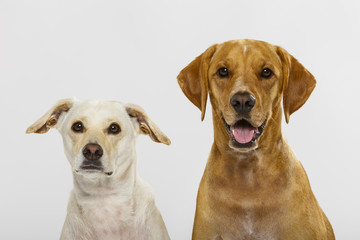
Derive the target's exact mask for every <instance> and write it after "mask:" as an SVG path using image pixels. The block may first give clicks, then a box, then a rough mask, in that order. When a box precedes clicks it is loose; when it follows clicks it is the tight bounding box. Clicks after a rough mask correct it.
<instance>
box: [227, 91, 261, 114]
mask: <svg viewBox="0 0 360 240" xmlns="http://www.w3.org/2000/svg"><path fill="white" fill-rule="evenodd" d="M255 102H256V99H255V97H254V96H253V95H251V94H250V93H236V94H235V95H234V96H232V97H231V99H230V104H231V106H233V108H234V109H235V111H236V112H237V113H238V114H240V115H243V114H247V113H249V112H250V111H251V109H252V108H253V107H254V106H255Z"/></svg>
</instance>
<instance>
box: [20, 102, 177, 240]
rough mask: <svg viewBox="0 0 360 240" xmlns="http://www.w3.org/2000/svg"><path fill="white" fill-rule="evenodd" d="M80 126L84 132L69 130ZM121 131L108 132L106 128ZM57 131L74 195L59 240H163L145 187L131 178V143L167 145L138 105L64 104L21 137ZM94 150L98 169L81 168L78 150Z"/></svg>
mask: <svg viewBox="0 0 360 240" xmlns="http://www.w3.org/2000/svg"><path fill="white" fill-rule="evenodd" d="M77 122H81V123H82V124H83V127H84V130H83V131H82V132H76V131H73V130H72V126H73V124H74V123H77ZM114 123H116V124H118V126H120V129H121V131H119V132H118V133H116V134H113V133H111V132H109V129H110V126H111V125H112V124H114ZM50 128H57V129H58V130H59V132H60V133H61V135H62V137H63V141H64V149H65V154H66V156H67V158H68V161H69V163H70V165H71V169H72V173H73V177H74V189H73V191H72V193H71V196H70V200H69V204H68V213H67V216H66V220H65V223H64V226H63V230H62V234H61V237H60V239H62V240H100V239H101V240H102V239H104V240H112V239H114V240H115V239H134V240H135V239H136V240H137V239H144V240H159V239H163V240H168V239H170V238H169V235H168V233H167V230H166V227H165V224H164V222H163V219H162V217H161V214H160V212H159V210H158V209H157V207H156V205H155V202H154V197H153V194H152V190H151V187H150V186H149V185H148V184H147V183H145V182H144V181H143V180H142V179H141V178H140V177H139V176H138V174H137V170H136V161H137V158H136V152H135V141H136V137H137V135H138V134H147V135H150V137H151V139H152V140H154V141H155V142H159V143H164V144H167V145H169V144H170V139H168V137H167V136H166V135H165V134H164V133H162V132H161V130H160V129H159V128H158V127H157V126H156V124H155V123H154V122H153V121H152V120H151V119H150V118H149V117H148V116H147V114H146V113H145V111H144V110H143V109H142V108H141V107H140V106H138V105H134V104H123V103H120V102H114V101H98V100H84V101H81V100H75V99H64V100H60V101H59V102H58V103H57V104H55V105H54V106H53V107H52V108H51V109H50V110H49V111H48V112H47V113H46V114H45V115H44V116H42V117H41V118H40V119H39V120H38V121H36V122H35V123H34V124H32V125H31V126H30V127H29V128H28V129H27V130H26V132H27V133H41V134H42V133H46V132H47V131H48V130H49V129H50ZM87 144H98V145H100V146H101V148H102V150H103V155H102V156H101V158H100V159H99V161H101V167H102V168H101V169H95V170H94V169H87V168H84V165H83V164H84V162H85V156H84V154H83V149H84V148H85V146H86V145H87Z"/></svg>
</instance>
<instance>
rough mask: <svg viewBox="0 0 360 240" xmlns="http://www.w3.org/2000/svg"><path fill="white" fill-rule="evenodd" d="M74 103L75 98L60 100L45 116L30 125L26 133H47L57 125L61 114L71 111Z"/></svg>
mask: <svg viewBox="0 0 360 240" xmlns="http://www.w3.org/2000/svg"><path fill="white" fill-rule="evenodd" d="M73 104H74V100H73V99H62V100H59V101H58V102H57V103H56V104H55V105H54V106H53V107H52V108H51V109H50V110H49V111H48V112H47V113H45V114H44V116H42V117H41V118H40V119H39V120H37V121H36V122H35V123H33V124H32V125H31V126H30V127H28V129H26V133H41V134H42V133H46V132H47V131H49V129H50V128H53V127H55V126H56V124H57V122H58V119H59V117H60V115H61V114H62V113H63V112H67V111H69V109H70V108H71V107H72V106H73Z"/></svg>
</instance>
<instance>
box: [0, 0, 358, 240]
mask: <svg viewBox="0 0 360 240" xmlns="http://www.w3.org/2000/svg"><path fill="white" fill-rule="evenodd" d="M359 11H360V1H346V0H341V1H313V0H309V1H296V2H295V1H239V0H237V1H228V0H222V1H209V0H207V1H195V0H178V1H166V0H163V1H160V0H153V1H140V0H138V1H120V0H118V1H91V0H90V1H85V0H82V1H77V0H71V1H69V0H65V1H50V0H43V1H40V0H32V1H28V0H24V1H18V0H2V1H1V2H0V91H1V92H0V123H1V124H0V153H1V164H0V169H1V174H0V193H1V196H0V239H6V240H8V239H38V240H42V239H45V240H46V239H58V237H59V235H60V231H61V228H62V224H63V222H64V219H65V215H66V205H67V201H68V197H69V194H70V190H71V189H72V176H71V172H70V167H69V164H68V162H67V160H66V159H65V155H64V153H63V149H62V140H61V137H60V135H59V133H58V132H56V130H52V131H50V132H49V133H48V134H45V135H26V134H25V129H26V128H27V127H28V126H29V125H30V124H32V123H33V122H34V121H35V120H36V119H37V118H38V117H40V116H41V115H42V114H43V113H45V112H46V111H47V110H48V109H49V108H50V107H51V106H52V105H53V104H54V103H55V102H56V101H57V100H58V99H61V98H66V97H72V96H76V97H78V98H81V99H87V98H99V99H111V100H121V101H123V102H133V103H137V104H139V105H141V106H143V107H144V109H145V110H146V111H147V113H148V114H149V116H151V117H152V119H153V120H154V121H155V122H156V123H157V124H158V125H159V126H160V128H161V129H162V130H163V131H164V132H165V133H166V134H167V135H168V136H169V137H170V139H171V140H172V145H171V146H170V147H168V146H165V145H161V144H156V143H154V142H152V141H151V140H150V138H148V137H146V136H141V137H139V139H138V145H137V150H138V158H139V161H138V169H139V174H140V176H142V178H144V179H145V180H146V181H147V182H149V183H150V184H151V185H152V186H153V189H154V192H155V195H156V203H157V205H158V207H159V208H160V210H161V212H162V216H163V218H164V221H165V223H166V225H167V227H168V231H169V233H170V235H171V238H172V239H175V240H184V239H190V238H191V231H192V224H193V217H194V211H195V200H196V194H197V188H198V185H199V181H200V178H201V176H202V173H203V170H204V167H205V164H206V160H207V157H208V154H209V151H210V147H211V144H212V136H213V132H212V123H211V112H210V111H209V109H210V108H208V111H207V115H206V118H205V121H204V122H201V121H200V111H199V110H198V109H197V108H196V107H195V106H193V105H192V104H191V103H190V102H189V101H188V100H187V99H186V97H185V96H184V95H183V94H182V92H181V90H180V88H179V87H178V85H177V82H176V76H177V74H178V73H179V71H180V70H181V69H182V68H183V67H185V66H186V65H187V64H188V63H190V61H192V60H193V59H194V58H195V57H196V56H198V55H199V54H200V53H202V52H203V51H204V50H205V49H206V48H207V47H209V46H210V45H211V44H213V43H219V42H223V41H226V40H230V39H240V38H254V39H260V40H265V41H268V42H270V43H273V44H277V45H280V46H282V47H284V48H285V49H287V50H288V51H289V52H290V53H292V54H293V55H294V56H295V57H296V58H298V59H299V61H300V62H301V63H302V64H303V65H304V66H305V67H307V69H308V70H309V71H310V72H312V73H313V75H314V76H315V77H316V79H317V87H316V88H315V91H314V92H313V94H312V96H311V97H310V99H309V101H308V102H307V103H306V104H305V105H304V107H303V108H301V109H300V110H299V111H298V112H296V113H295V114H293V115H292V116H291V119H290V123H289V124H288V125H287V124H285V123H283V131H284V132H285V135H286V136H287V138H288V140H289V142H290V144H291V146H292V147H293V149H294V151H295V152H296V154H297V156H298V158H299V159H300V160H301V161H302V163H303V165H304V167H305V169H306V171H307V174H308V176H309V178H310V182H311V185H312V189H313V191H314V193H315V195H316V197H317V199H318V201H319V203H320V205H321V206H322V208H323V209H324V211H325V212H326V214H327V216H328V217H329V219H330V221H331V223H332V225H333V228H334V231H335V234H336V236H337V239H346V240H352V239H354V240H356V239H360V217H359V216H360V192H359V189H360V188H359V183H360V174H359V171H360V169H359V168H360V157H359V148H360V142H359V135H360V128H359V127H358V125H359V123H358V121H359V119H360V111H359V104H360V94H359V90H360V83H359V82H360V77H359V76H360V70H359V67H360V58H359V57H360V56H359V54H360V47H359V43H360V14H359ZM208 106H210V105H208Z"/></svg>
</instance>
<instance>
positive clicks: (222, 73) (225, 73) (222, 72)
mask: <svg viewBox="0 0 360 240" xmlns="http://www.w3.org/2000/svg"><path fill="white" fill-rule="evenodd" d="M217 75H218V76H219V77H221V78H226V77H228V76H229V70H228V69H227V68H224V67H223V68H219V70H218V71H217Z"/></svg>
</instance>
